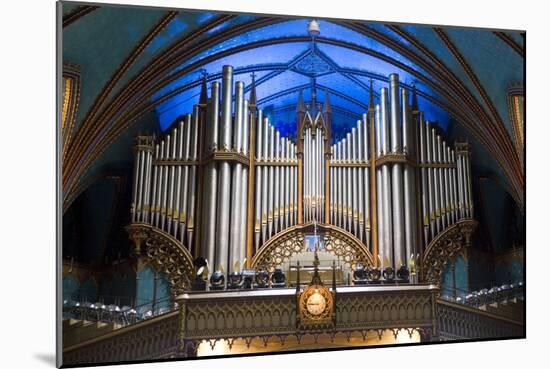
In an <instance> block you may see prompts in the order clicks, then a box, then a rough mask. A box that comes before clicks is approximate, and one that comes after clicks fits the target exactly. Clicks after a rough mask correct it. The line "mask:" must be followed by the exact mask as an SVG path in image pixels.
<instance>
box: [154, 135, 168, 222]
mask: <svg viewBox="0 0 550 369" xmlns="http://www.w3.org/2000/svg"><path fill="white" fill-rule="evenodd" d="M165 145H166V142H165V140H164V139H163V140H161V141H160V156H159V161H158V167H159V181H158V189H157V203H158V205H157V215H156V217H155V227H157V228H161V223H160V221H161V215H162V203H163V202H162V189H163V187H164V184H163V183H164V165H162V162H163V160H164V146H165Z"/></svg>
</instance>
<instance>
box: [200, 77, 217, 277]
mask: <svg viewBox="0 0 550 369" xmlns="http://www.w3.org/2000/svg"><path fill="white" fill-rule="evenodd" d="M219 93H220V84H219V82H212V88H211V98H210V102H209V104H207V107H208V108H209V109H208V110H207V123H206V140H205V145H204V151H205V152H204V154H205V155H206V154H210V153H212V152H214V151H217V150H218V124H219V104H220V95H219ZM204 185H205V186H204V190H203V194H204V195H203V205H202V209H203V212H202V215H203V217H202V224H203V227H202V237H201V239H202V241H203V242H204V247H205V251H204V255H205V256H206V259H207V260H208V261H209V263H210V265H211V266H212V268H211V269H212V271H214V270H215V269H216V268H217V267H218V265H219V264H216V262H217V260H216V228H217V227H216V226H217V223H216V219H217V218H218V215H217V199H218V167H217V165H216V163H215V162H214V161H211V162H209V163H208V164H207V166H206V169H205V172H204Z"/></svg>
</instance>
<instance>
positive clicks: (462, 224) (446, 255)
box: [421, 219, 477, 286]
mask: <svg viewBox="0 0 550 369" xmlns="http://www.w3.org/2000/svg"><path fill="white" fill-rule="evenodd" d="M476 227H477V222H476V221H475V220H473V219H466V220H461V221H459V222H458V223H456V224H454V225H452V226H451V227H449V228H447V229H445V230H444V231H443V232H441V233H440V234H438V235H437V236H436V237H435V238H434V239H433V240H432V241H431V242H430V244H429V245H428V247H427V248H426V252H425V253H424V258H423V260H422V272H421V280H422V281H424V282H428V283H432V284H435V285H438V286H439V285H440V283H441V276H442V274H443V270H444V268H445V265H446V264H447V263H448V262H449V261H451V260H452V259H453V258H454V257H455V255H456V254H458V253H459V252H461V251H462V250H463V249H464V248H466V247H468V246H470V243H471V237H472V234H473V233H474V231H475V229H476Z"/></svg>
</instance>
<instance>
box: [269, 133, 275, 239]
mask: <svg viewBox="0 0 550 369" xmlns="http://www.w3.org/2000/svg"><path fill="white" fill-rule="evenodd" d="M269 160H270V161H271V162H273V161H274V160H275V129H274V128H273V126H272V125H269ZM274 169H275V168H274V167H273V165H270V166H269V181H268V184H269V189H268V193H267V202H268V213H267V237H268V238H269V237H271V236H272V234H273V204H274V192H273V181H274V178H275V171H274Z"/></svg>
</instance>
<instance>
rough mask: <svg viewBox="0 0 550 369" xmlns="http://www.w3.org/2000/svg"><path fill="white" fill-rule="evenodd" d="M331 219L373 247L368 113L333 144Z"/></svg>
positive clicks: (333, 222)
mask: <svg viewBox="0 0 550 369" xmlns="http://www.w3.org/2000/svg"><path fill="white" fill-rule="evenodd" d="M331 151H332V153H333V155H332V160H331V162H330V182H331V191H330V219H331V223H332V224H334V225H337V226H338V227H340V228H343V229H345V230H347V231H348V232H351V233H352V234H354V235H355V236H356V237H357V238H359V239H360V240H361V242H363V243H364V244H365V245H367V247H369V248H370V238H371V237H370V231H371V227H370V198H369V194H370V190H369V183H370V181H369V168H368V157H369V141H368V121H367V114H363V119H362V120H358V121H357V125H356V127H353V128H352V129H351V132H348V133H347V134H346V137H345V138H344V139H342V140H341V141H339V142H338V143H335V144H333V145H332V146H331Z"/></svg>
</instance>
